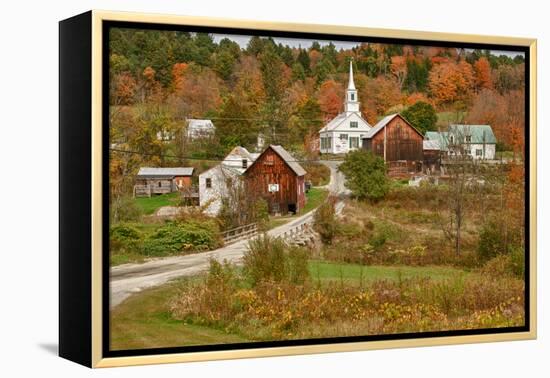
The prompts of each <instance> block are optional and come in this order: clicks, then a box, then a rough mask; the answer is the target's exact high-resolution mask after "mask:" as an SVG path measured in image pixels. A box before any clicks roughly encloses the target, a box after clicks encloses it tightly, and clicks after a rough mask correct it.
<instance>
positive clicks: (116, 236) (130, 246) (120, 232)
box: [109, 223, 142, 253]
mask: <svg viewBox="0 0 550 378" xmlns="http://www.w3.org/2000/svg"><path fill="white" fill-rule="evenodd" d="M141 238H142V234H141V232H140V231H139V230H138V229H137V228H136V227H134V226H132V225H131V224H127V223H119V224H117V225H115V226H113V227H111V229H110V231H109V240H110V248H111V251H112V252H115V253H116V252H119V251H130V250H132V251H134V252H135V251H136V250H138V249H139V245H140V240H141Z"/></svg>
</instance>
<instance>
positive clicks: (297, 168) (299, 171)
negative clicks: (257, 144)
mask: <svg viewBox="0 0 550 378" xmlns="http://www.w3.org/2000/svg"><path fill="white" fill-rule="evenodd" d="M269 147H271V149H272V150H273V151H275V152H276V153H277V155H279V156H280V157H281V159H283V160H284V161H285V163H287V164H288V166H289V167H290V169H292V170H293V171H294V173H296V175H297V176H303V175H305V174H306V173H307V172H306V170H305V169H304V168H302V166H301V165H300V164H299V163H298V162H297V161H296V159H294V157H292V155H291V154H289V153H288V151H287V150H285V149H284V148H283V146H278V145H271V146H269Z"/></svg>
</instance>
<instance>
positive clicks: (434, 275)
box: [309, 260, 470, 285]
mask: <svg viewBox="0 0 550 378" xmlns="http://www.w3.org/2000/svg"><path fill="white" fill-rule="evenodd" d="M309 272H310V275H311V277H312V279H313V280H320V281H321V282H328V281H336V282H338V281H343V282H344V283H345V284H353V285H358V284H360V283H361V281H362V283H369V282H372V281H376V280H389V281H398V280H400V279H409V278H423V277H427V278H430V279H432V280H435V281H441V280H445V279H448V278H452V277H456V276H460V275H467V274H470V273H468V272H465V271H463V270H460V269H456V268H452V267H447V266H424V267H411V266H362V265H358V264H338V263H331V262H327V261H320V260H312V261H310V263H309Z"/></svg>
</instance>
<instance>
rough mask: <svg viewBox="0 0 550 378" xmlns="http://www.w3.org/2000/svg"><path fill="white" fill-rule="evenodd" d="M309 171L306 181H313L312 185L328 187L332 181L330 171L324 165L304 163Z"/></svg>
mask: <svg viewBox="0 0 550 378" xmlns="http://www.w3.org/2000/svg"><path fill="white" fill-rule="evenodd" d="M302 165H303V167H304V169H305V170H306V171H307V173H306V178H305V179H306V180H308V181H311V183H312V185H314V186H320V185H326V184H328V182H329V181H330V169H329V168H328V167H327V166H326V165H323V164H313V163H303V164H302Z"/></svg>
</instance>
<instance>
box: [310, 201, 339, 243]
mask: <svg viewBox="0 0 550 378" xmlns="http://www.w3.org/2000/svg"><path fill="white" fill-rule="evenodd" d="M334 202H335V200H334V198H329V199H328V201H326V202H324V203H323V204H322V205H321V206H319V207H318V208H317V210H316V211H315V213H314V214H313V228H314V230H315V231H317V233H319V236H320V237H321V241H322V242H323V244H331V243H332V239H334V236H335V235H336V229H337V223H336V212H335V209H334Z"/></svg>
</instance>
